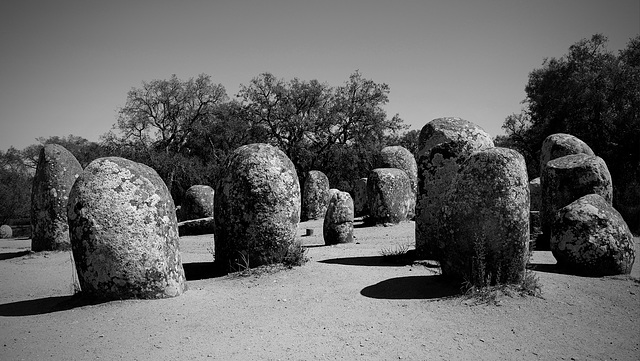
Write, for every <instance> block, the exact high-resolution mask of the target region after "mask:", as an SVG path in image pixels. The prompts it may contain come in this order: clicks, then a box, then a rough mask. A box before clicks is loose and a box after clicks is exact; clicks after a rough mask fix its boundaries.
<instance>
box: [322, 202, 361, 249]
mask: <svg viewBox="0 0 640 361" xmlns="http://www.w3.org/2000/svg"><path fill="white" fill-rule="evenodd" d="M353 216H354V212H353V200H352V199H351V195H349V193H347V192H337V193H336V194H335V195H334V196H333V197H331V200H330V201H329V206H328V208H327V214H326V216H325V217H324V223H323V226H322V235H323V237H324V243H325V244H326V245H332V244H338V243H351V242H353Z"/></svg>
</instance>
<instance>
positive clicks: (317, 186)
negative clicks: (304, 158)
mask: <svg viewBox="0 0 640 361" xmlns="http://www.w3.org/2000/svg"><path fill="white" fill-rule="evenodd" d="M328 205H329V178H327V176H326V175H325V174H324V173H322V172H321V171H319V170H311V171H309V173H308V174H307V177H306V179H305V181H304V187H303V189H302V215H301V220H302V221H308V220H312V219H320V218H323V217H324V215H325V213H327V206H328Z"/></svg>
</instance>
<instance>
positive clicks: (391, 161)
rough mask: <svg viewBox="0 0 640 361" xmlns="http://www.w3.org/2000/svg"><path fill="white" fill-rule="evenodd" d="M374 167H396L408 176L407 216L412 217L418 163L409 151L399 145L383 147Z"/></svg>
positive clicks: (416, 190)
mask: <svg viewBox="0 0 640 361" xmlns="http://www.w3.org/2000/svg"><path fill="white" fill-rule="evenodd" d="M376 168H398V169H400V170H403V171H405V172H406V173H407V175H408V176H409V183H410V185H411V193H412V194H413V197H412V199H411V200H412V202H413V203H412V204H411V205H410V206H409V214H408V216H407V217H408V218H409V219H413V217H414V216H415V209H416V204H415V202H416V194H417V193H418V164H417V163H416V158H415V157H414V156H413V154H411V152H410V151H409V150H408V149H406V148H404V147H401V146H392V147H384V148H382V150H381V151H380V155H379V157H378V159H377V162H376Z"/></svg>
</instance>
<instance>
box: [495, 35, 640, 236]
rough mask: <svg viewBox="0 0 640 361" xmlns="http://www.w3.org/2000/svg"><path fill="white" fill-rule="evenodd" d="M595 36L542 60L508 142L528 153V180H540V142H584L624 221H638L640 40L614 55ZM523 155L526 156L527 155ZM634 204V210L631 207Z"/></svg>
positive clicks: (510, 121) (509, 126)
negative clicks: (605, 174)
mask: <svg viewBox="0 0 640 361" xmlns="http://www.w3.org/2000/svg"><path fill="white" fill-rule="evenodd" d="M606 43H607V38H606V37H605V36H603V35H601V34H596V35H594V36H593V37H591V39H583V40H580V41H579V42H577V43H575V44H574V45H572V46H571V47H570V48H569V52H568V54H567V55H565V56H563V57H561V58H557V59H556V58H551V59H545V60H544V62H543V66H542V68H540V69H535V70H533V71H532V72H531V73H530V74H529V80H528V82H527V85H526V87H525V92H526V94H527V95H526V99H525V101H524V103H525V104H526V105H527V109H526V115H527V116H528V119H524V118H514V117H513V116H510V117H507V119H506V120H505V123H504V125H503V128H504V129H505V130H506V133H507V134H506V139H500V141H508V142H510V143H511V144H513V145H514V147H515V148H516V149H519V150H521V151H523V153H526V152H531V153H532V156H531V162H535V164H534V165H533V167H529V170H530V172H531V173H530V176H538V171H537V169H539V164H538V162H539V152H540V148H541V145H542V141H543V140H544V139H545V138H546V137H547V136H549V135H550V134H554V133H569V134H572V135H574V136H576V137H578V138H580V139H582V140H583V141H585V142H586V143H587V144H588V145H589V146H590V147H591V148H592V149H593V151H594V152H595V153H596V154H597V155H598V156H600V157H602V158H603V159H604V160H605V162H606V163H607V165H608V167H609V170H610V172H611V176H612V180H613V186H614V206H615V207H616V208H618V210H619V211H620V212H621V213H622V215H623V216H624V217H625V219H626V220H627V222H628V223H629V224H630V225H632V226H633V227H635V228H636V230H637V229H638V223H640V207H638V206H637V203H638V202H640V190H638V188H640V184H639V183H640V182H639V181H638V179H640V36H637V37H635V38H633V39H631V40H630V41H629V43H628V44H627V47H626V48H625V49H623V50H622V51H620V52H619V55H618V56H616V55H615V54H613V53H612V52H610V51H608V50H607V49H606ZM525 156H526V154H525ZM633 204H635V206H634V205H633Z"/></svg>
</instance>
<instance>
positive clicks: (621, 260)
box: [551, 194, 635, 276]
mask: <svg viewBox="0 0 640 361" xmlns="http://www.w3.org/2000/svg"><path fill="white" fill-rule="evenodd" d="M551 252H552V253H553V256H554V257H555V258H556V259H557V260H558V265H560V266H562V267H566V268H567V269H569V270H570V271H572V272H575V273H577V274H583V275H588V276H609V275H617V274H629V273H631V268H632V266H633V262H634V260H635V248H634V243H633V235H632V234H631V231H630V230H629V227H628V226H627V224H626V223H625V221H624V219H622V216H621V215H620V213H618V211H616V210H615V209H614V208H613V207H612V206H611V203H610V202H609V201H607V200H606V199H604V198H603V197H601V196H599V195H597V194H588V195H586V196H583V197H580V198H578V199H577V200H576V201H574V202H572V203H570V204H569V205H567V206H566V207H563V208H561V209H560V210H559V211H558V213H557V216H556V218H555V219H554V222H553V224H552V227H551Z"/></svg>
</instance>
